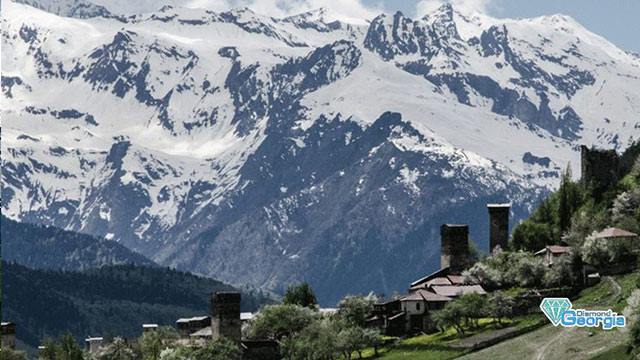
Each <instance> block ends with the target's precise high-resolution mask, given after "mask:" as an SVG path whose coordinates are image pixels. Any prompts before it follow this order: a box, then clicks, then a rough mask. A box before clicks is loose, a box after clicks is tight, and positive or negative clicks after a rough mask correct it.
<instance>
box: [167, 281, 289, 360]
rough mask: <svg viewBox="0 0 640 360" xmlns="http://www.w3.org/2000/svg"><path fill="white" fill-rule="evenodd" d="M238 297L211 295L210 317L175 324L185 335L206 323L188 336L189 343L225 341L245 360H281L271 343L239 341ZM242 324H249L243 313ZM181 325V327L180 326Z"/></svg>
mask: <svg viewBox="0 0 640 360" xmlns="http://www.w3.org/2000/svg"><path fill="white" fill-rule="evenodd" d="M240 300H241V295H240V293H239V292H231V291H229V292H216V293H213V294H212V295H211V316H210V317H209V316H206V317H195V318H188V319H180V320H184V321H180V320H178V322H177V324H178V325H179V326H183V330H182V331H181V334H182V333H183V332H184V331H191V330H193V329H195V328H196V327H200V326H201V325H203V324H205V323H207V322H209V323H210V325H206V326H204V327H202V328H201V329H199V330H197V331H195V332H193V333H191V334H189V337H190V338H191V339H200V340H203V341H207V340H209V341H210V340H217V339H220V338H223V337H224V338H226V339H229V340H231V341H234V342H236V343H237V344H238V346H240V349H241V350H242V358H243V359H244V360H258V359H259V360H276V359H280V349H279V347H278V343H277V342H275V341H272V340H262V339H242V333H241V327H242V322H243V320H242V315H241V314H242V313H241V312H240ZM244 317H245V319H247V320H245V321H250V320H249V318H250V317H249V316H248V315H247V314H246V313H245V316H244ZM180 324H183V325H180Z"/></svg>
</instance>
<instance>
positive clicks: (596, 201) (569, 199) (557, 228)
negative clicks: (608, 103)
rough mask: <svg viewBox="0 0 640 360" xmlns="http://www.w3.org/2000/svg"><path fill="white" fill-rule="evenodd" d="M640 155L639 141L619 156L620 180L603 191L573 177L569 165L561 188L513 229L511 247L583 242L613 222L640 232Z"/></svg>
mask: <svg viewBox="0 0 640 360" xmlns="http://www.w3.org/2000/svg"><path fill="white" fill-rule="evenodd" d="M639 155H640V143H635V144H634V145H632V146H630V147H629V148H628V149H626V151H625V152H624V153H623V154H622V155H621V156H620V166H619V168H620V169H619V171H620V181H618V182H617V183H616V184H615V185H612V186H609V187H608V188H606V189H604V191H603V192H602V193H601V194H595V193H594V189H592V188H591V187H590V186H588V185H585V184H583V183H581V182H575V181H572V173H571V171H572V170H571V168H567V170H566V171H565V173H564V175H563V177H562V182H561V185H560V187H559V189H558V190H557V191H556V192H554V193H552V194H551V195H550V196H549V197H548V198H547V199H545V200H544V201H543V202H542V203H541V204H540V206H539V207H538V208H537V209H536V210H535V211H534V213H533V214H532V215H531V217H530V218H529V219H527V220H525V221H523V222H522V223H520V224H519V225H518V226H517V227H516V228H515V229H514V232H513V240H512V243H511V246H512V248H514V249H523V250H531V251H536V250H539V249H541V248H543V247H544V246H545V245H550V244H559V243H560V242H566V243H568V244H569V245H572V246H580V245H582V244H583V242H584V241H585V239H586V238H587V237H588V236H589V235H590V234H592V233H593V232H594V231H599V230H602V229H603V228H606V227H611V226H613V227H619V228H623V229H625V230H628V231H632V232H634V233H640V158H639Z"/></svg>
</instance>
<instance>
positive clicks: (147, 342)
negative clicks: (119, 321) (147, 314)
mask: <svg viewBox="0 0 640 360" xmlns="http://www.w3.org/2000/svg"><path fill="white" fill-rule="evenodd" d="M177 339H178V333H177V331H176V330H175V329H174V328H172V327H168V326H165V327H160V328H158V329H156V330H155V331H149V332H145V333H144V334H143V335H142V337H141V338H140V350H141V352H142V358H143V359H144V360H158V359H160V353H161V352H162V350H164V349H166V348H169V347H170V346H171V345H173V343H175V341H176V340H177Z"/></svg>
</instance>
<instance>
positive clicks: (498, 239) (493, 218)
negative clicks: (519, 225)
mask: <svg viewBox="0 0 640 360" xmlns="http://www.w3.org/2000/svg"><path fill="white" fill-rule="evenodd" d="M487 209H488V210H489V251H490V252H493V250H494V249H495V248H496V247H497V246H500V248H501V249H502V250H506V249H507V246H509V211H510V210H511V204H487Z"/></svg>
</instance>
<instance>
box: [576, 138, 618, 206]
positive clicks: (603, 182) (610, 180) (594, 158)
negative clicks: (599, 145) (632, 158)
mask: <svg viewBox="0 0 640 360" xmlns="http://www.w3.org/2000/svg"><path fill="white" fill-rule="evenodd" d="M580 161H581V167H580V170H581V174H580V175H581V181H582V184H583V185H585V186H590V187H591V188H592V190H593V195H594V196H596V197H600V196H601V195H602V194H603V193H604V192H605V191H606V189H608V188H609V187H611V186H612V185H614V184H615V183H617V182H618V178H619V176H620V158H619V157H618V153H616V151H615V150H599V149H595V148H591V149H590V148H588V147H587V146H584V145H582V146H580Z"/></svg>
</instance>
